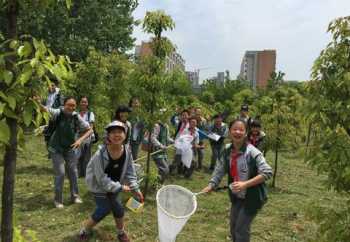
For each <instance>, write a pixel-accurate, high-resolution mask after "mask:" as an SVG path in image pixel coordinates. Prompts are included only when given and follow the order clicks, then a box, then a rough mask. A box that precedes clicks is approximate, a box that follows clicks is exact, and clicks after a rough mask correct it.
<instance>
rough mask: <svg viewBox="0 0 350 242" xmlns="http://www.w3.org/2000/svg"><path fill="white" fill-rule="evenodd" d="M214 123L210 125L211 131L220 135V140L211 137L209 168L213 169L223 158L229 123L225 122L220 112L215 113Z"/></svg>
mask: <svg viewBox="0 0 350 242" xmlns="http://www.w3.org/2000/svg"><path fill="white" fill-rule="evenodd" d="M213 119H214V123H213V124H212V125H211V126H210V127H209V133H214V134H215V135H218V136H219V139H218V140H213V139H210V147H211V162H210V167H209V170H211V171H213V170H214V167H215V164H216V162H217V161H218V160H219V159H220V158H221V154H222V151H223V149H224V140H225V138H226V137H227V135H228V128H227V124H225V123H224V122H223V119H222V116H221V115H220V114H217V115H214V117H213Z"/></svg>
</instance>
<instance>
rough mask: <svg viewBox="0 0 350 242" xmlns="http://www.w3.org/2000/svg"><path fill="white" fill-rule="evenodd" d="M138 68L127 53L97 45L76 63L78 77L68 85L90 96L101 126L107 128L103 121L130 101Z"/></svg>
mask: <svg viewBox="0 0 350 242" xmlns="http://www.w3.org/2000/svg"><path fill="white" fill-rule="evenodd" d="M134 69H135V66H134V64H132V63H131V62H130V61H129V60H128V58H127V57H126V56H125V55H123V54H119V53H118V52H112V53H103V52H100V51H96V50H95V49H90V52H89V55H88V56H87V58H86V59H85V60H84V61H82V62H80V63H79V64H77V65H76V68H75V80H74V81H71V82H69V83H67V85H66V86H67V87H69V88H68V90H70V92H71V93H69V94H71V95H73V96H77V97H79V96H83V95H84V96H87V97H88V98H89V106H90V107H92V109H93V111H94V113H95V114H96V115H97V117H98V122H97V126H98V129H99V130H101V129H102V128H103V127H102V126H99V125H104V124H106V123H108V122H109V121H110V120H111V117H112V115H113V114H114V111H115V108H116V107H117V106H118V105H120V104H122V103H127V102H128V100H129V98H130V89H132V83H131V82H130V80H131V75H132V73H133V70H134ZM121 90H122V91H121ZM94 107H95V109H94ZM97 107H98V108H97Z"/></svg>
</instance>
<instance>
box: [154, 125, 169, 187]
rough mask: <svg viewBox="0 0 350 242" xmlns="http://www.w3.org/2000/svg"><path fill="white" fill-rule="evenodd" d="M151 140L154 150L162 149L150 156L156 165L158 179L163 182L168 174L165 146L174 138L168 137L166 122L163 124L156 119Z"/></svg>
mask: <svg viewBox="0 0 350 242" xmlns="http://www.w3.org/2000/svg"><path fill="white" fill-rule="evenodd" d="M151 142H152V146H153V147H154V148H155V151H157V150H160V149H161V150H163V151H160V152H158V153H156V154H154V155H152V158H153V160H154V162H155V163H156V165H157V167H158V175H159V180H160V182H161V183H163V182H164V180H165V179H166V177H167V176H168V174H169V165H168V156H167V152H166V147H167V146H168V145H169V144H172V143H174V140H173V139H172V138H171V137H170V134H169V127H168V125H167V124H164V123H162V122H161V121H158V122H157V123H156V124H155V125H154V128H153V130H152V134H151Z"/></svg>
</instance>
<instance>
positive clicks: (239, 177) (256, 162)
mask: <svg viewBox="0 0 350 242" xmlns="http://www.w3.org/2000/svg"><path fill="white" fill-rule="evenodd" d="M229 128H230V136H231V140H232V143H231V144H229V145H227V147H226V148H225V150H224V153H223V156H222V159H220V160H219V162H218V163H217V164H216V167H215V170H214V173H213V175H212V178H211V180H210V182H209V185H208V186H207V187H205V188H204V189H203V190H202V191H203V192H211V191H213V190H214V189H215V188H216V187H218V185H219V184H220V182H221V180H222V178H223V177H224V176H225V175H227V178H228V185H229V187H230V189H229V196H230V200H231V214H230V231H231V238H232V241H234V242H249V241H250V225H251V223H252V221H253V219H254V218H255V217H256V215H257V213H258V211H259V210H260V209H261V208H262V207H263V205H264V204H265V202H266V200H267V191H266V186H265V181H266V180H267V179H269V178H270V177H271V176H272V169H271V167H270V166H269V165H268V164H267V163H266V160H265V158H264V156H263V154H262V153H261V152H260V151H259V150H258V149H256V148H255V147H254V146H253V145H251V144H249V143H248V142H247V126H246V123H245V121H244V120H240V119H237V120H234V121H233V122H231V123H230V125H229Z"/></svg>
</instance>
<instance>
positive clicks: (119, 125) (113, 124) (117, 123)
mask: <svg viewBox="0 0 350 242" xmlns="http://www.w3.org/2000/svg"><path fill="white" fill-rule="evenodd" d="M113 127H120V128H122V129H123V130H124V132H125V133H126V132H127V128H126V126H125V124H124V123H123V122H120V121H117V120H115V121H113V122H111V123H109V124H108V125H107V126H106V127H105V130H106V131H107V132H108V130H109V129H110V128H113Z"/></svg>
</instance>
